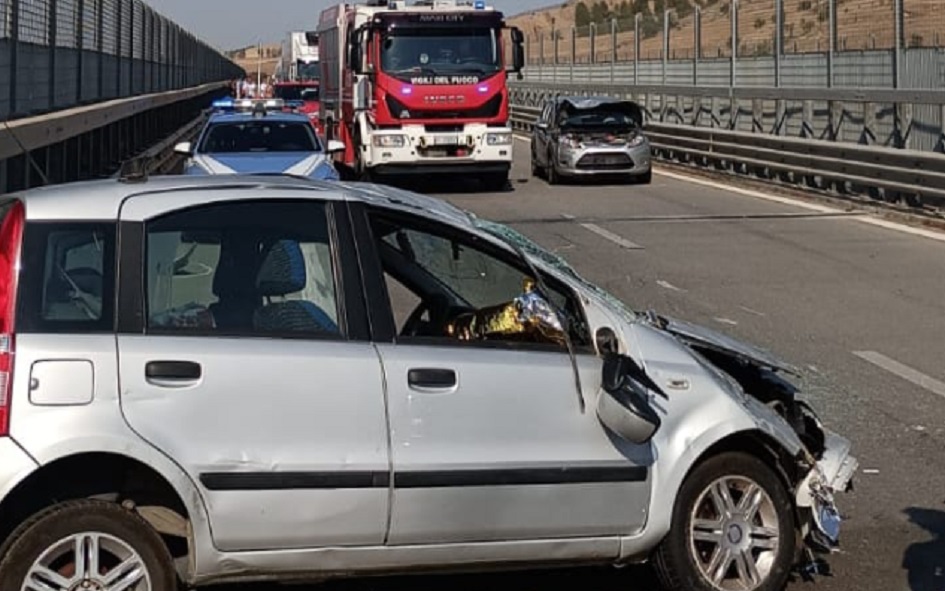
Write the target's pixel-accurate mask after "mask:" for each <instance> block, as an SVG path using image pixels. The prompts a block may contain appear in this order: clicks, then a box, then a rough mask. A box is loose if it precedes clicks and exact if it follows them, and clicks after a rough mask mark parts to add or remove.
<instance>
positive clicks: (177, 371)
mask: <svg viewBox="0 0 945 591" xmlns="http://www.w3.org/2000/svg"><path fill="white" fill-rule="evenodd" d="M202 375H203V370H202V368H201V367H200V364H199V363H195V362H193V361H149V362H148V363H147V365H145V366H144V377H145V379H146V380H147V381H148V382H150V383H152V384H154V385H157V386H170V387H180V386H186V385H190V384H193V383H194V382H197V381H198V380H200V378H201V376H202Z"/></svg>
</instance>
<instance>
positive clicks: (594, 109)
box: [531, 96, 653, 184]
mask: <svg viewBox="0 0 945 591" xmlns="http://www.w3.org/2000/svg"><path fill="white" fill-rule="evenodd" d="M650 158H651V155H650V142H649V139H647V137H646V134H645V133H644V131H643V110H642V109H641V108H640V105H638V104H637V103H635V102H633V101H629V100H622V99H615V98H609V97H579V96H561V97H556V98H554V99H551V100H549V101H547V102H546V103H545V105H544V107H543V108H542V111H541V114H540V115H539V116H538V120H537V121H536V122H535V125H534V126H533V128H532V137H531V163H532V175H533V176H544V177H545V179H546V180H547V181H548V183H549V184H557V183H558V182H559V181H561V180H562V179H566V178H587V177H589V176H595V177H596V176H616V177H623V178H629V179H632V180H634V181H636V182H638V183H643V184H648V183H650V181H651V180H652V178H653V171H652V163H651V161H650Z"/></svg>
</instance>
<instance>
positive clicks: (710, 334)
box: [645, 312, 800, 376]
mask: <svg viewBox="0 0 945 591" xmlns="http://www.w3.org/2000/svg"><path fill="white" fill-rule="evenodd" d="M645 318H646V320H647V322H648V323H649V324H652V325H654V326H656V327H657V328H659V329H661V330H665V331H666V332H668V333H670V334H673V335H675V336H677V337H679V338H680V339H681V340H683V341H685V342H688V343H690V344H692V345H696V346H702V347H707V348H710V349H714V350H716V351H719V352H722V353H729V354H731V355H734V356H736V357H739V358H741V359H743V360H745V361H747V362H752V363H756V364H761V365H763V366H766V367H768V368H770V369H772V370H780V371H783V372H786V373H789V374H793V375H795V376H799V375H800V371H799V370H798V369H797V368H796V367H794V366H793V365H791V364H789V363H787V362H785V361H782V360H781V359H779V358H777V357H775V356H774V355H772V354H771V353H770V352H768V351H766V350H764V349H762V348H760V347H756V346H755V345H751V344H748V343H744V342H742V341H739V340H736V339H733V338H732V337H730V336H728V335H725V334H723V333H720V332H717V331H714V330H712V329H710V328H705V327H704V326H699V325H697V324H692V323H690V322H686V321H684V320H677V319H675V318H670V317H667V316H662V315H658V314H656V313H654V312H648V313H647V314H646V316H645Z"/></svg>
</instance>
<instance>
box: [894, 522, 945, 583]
mask: <svg viewBox="0 0 945 591" xmlns="http://www.w3.org/2000/svg"><path fill="white" fill-rule="evenodd" d="M905 514H906V515H908V516H909V521H910V522H911V523H914V524H915V525H918V526H919V527H921V528H922V529H924V530H925V531H927V532H928V533H929V534H931V535H932V539H931V540H929V541H927V542H916V543H914V544H912V545H910V546H909V547H908V548H906V552H905V554H904V555H903V557H902V567H903V568H904V569H906V570H907V571H908V575H909V589H911V591H943V589H945V511H939V510H937V509H925V508H921V507H910V508H908V509H906V510H905Z"/></svg>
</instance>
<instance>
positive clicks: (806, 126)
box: [801, 101, 814, 138]
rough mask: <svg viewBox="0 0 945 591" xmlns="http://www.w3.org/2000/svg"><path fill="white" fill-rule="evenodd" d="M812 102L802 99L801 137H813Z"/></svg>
mask: <svg viewBox="0 0 945 591" xmlns="http://www.w3.org/2000/svg"><path fill="white" fill-rule="evenodd" d="M813 121H814V102H813V101H804V108H803V120H802V121H801V137H803V138H813V137H814V127H813V123H812V122H813Z"/></svg>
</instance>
